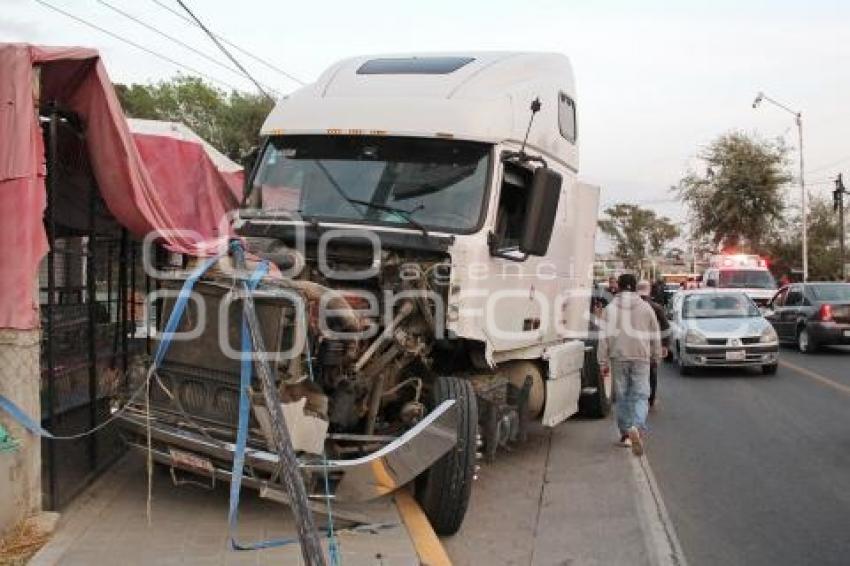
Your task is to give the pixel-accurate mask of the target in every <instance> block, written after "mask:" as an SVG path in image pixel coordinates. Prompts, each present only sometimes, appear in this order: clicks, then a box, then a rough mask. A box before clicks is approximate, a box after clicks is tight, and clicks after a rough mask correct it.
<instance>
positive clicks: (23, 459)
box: [0, 329, 41, 534]
mask: <svg viewBox="0 0 850 566" xmlns="http://www.w3.org/2000/svg"><path fill="white" fill-rule="evenodd" d="M40 335H41V331H40V330H9V329H0V394H2V395H4V396H6V397H7V398H8V399H10V400H11V401H12V402H14V403H15V404H17V405H18V406H19V407H21V408H22V409H23V410H24V411H26V412H27V413H28V414H29V415H30V416H31V417H33V418H34V419H35V420H36V421H39V420H40V419H41V409H40V403H39V388H40V372H39V352H40ZM0 422H2V423H3V426H4V427H6V429H7V430H8V431H9V433H10V434H11V435H12V437H14V438H15V439H17V440H19V441H20V447H19V448H18V449H17V450H15V451H12V452H0V534H2V533H5V532H6V531H7V530H8V529H10V528H11V527H12V526H14V525H15V524H16V523H17V522H18V521H20V520H21V519H23V518H24V517H26V516H28V515H31V514H33V513H36V512H38V511H40V510H41V442H40V440H39V439H38V438H37V437H35V436H33V435H32V434H30V433H29V432H27V431H26V430H24V429H23V428H22V427H21V426H19V425H18V424H17V423H15V422H14V421H12V419H11V418H9V417H8V416H7V415H6V414H5V413H2V412H0Z"/></svg>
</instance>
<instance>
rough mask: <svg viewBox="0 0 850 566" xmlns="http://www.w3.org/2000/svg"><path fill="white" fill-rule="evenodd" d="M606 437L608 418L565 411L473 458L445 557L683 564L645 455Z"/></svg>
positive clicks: (460, 564) (462, 562) (610, 430)
mask: <svg viewBox="0 0 850 566" xmlns="http://www.w3.org/2000/svg"><path fill="white" fill-rule="evenodd" d="M616 439H617V433H616V430H615V426H614V424H613V423H612V422H611V420H610V419H606V420H602V421H596V420H581V419H571V420H569V421H567V422H565V423H563V424H561V425H559V426H558V427H556V428H555V429H554V430H544V429H542V428H539V429H536V430H534V431H532V432H531V434H530V438H529V441H528V443H527V444H525V445H522V446H518V447H517V448H516V449H515V450H514V451H513V452H511V453H507V454H506V453H500V454H498V455H497V457H496V461H495V462H494V463H492V464H489V465H484V466H482V469H481V472H480V479H479V481H478V482H477V484H476V485H475V488H474V489H473V497H472V502H471V505H470V509H469V512H468V513H467V516H466V520H465V521H464V524H463V527H462V528H461V530H460V532H459V533H458V534H457V535H456V536H454V537H452V538H450V539H445V540H444V541H443V542H444V544H445V546H446V550H447V551H448V553H449V556H450V557H451V558H452V560H453V562H454V564H455V565H456V566H467V565H468V566H472V565H477V564H489V565H496V564H498V565H520V564H521V565H528V564H533V565H540V566H553V565H570V566H578V565H604V566H615V565H624V566H644V565H679V566H683V565H684V563H685V560H684V557H683V556H682V554H681V549H680V548H679V544H678V540H677V539H676V535H675V532H674V531H673V528H672V525H670V523H669V519H668V518H667V515H666V510H665V509H664V507H663V502H661V500H660V497H659V496H658V495H657V489H656V488H655V487H654V480H653V479H652V476H651V470H650V469H649V465H648V463H647V462H646V460H645V459H644V458H636V457H634V456H632V454H631V451H629V450H626V449H623V448H620V447H618V446H617V445H616V444H615V441H616ZM649 441H650V442H649V445H648V447H647V450H648V451H651V450H652V444H651V438H650V439H649Z"/></svg>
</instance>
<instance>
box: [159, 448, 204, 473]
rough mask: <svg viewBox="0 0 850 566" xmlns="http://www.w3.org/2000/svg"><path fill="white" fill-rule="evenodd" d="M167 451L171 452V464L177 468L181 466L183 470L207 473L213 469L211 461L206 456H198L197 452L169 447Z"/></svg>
mask: <svg viewBox="0 0 850 566" xmlns="http://www.w3.org/2000/svg"><path fill="white" fill-rule="evenodd" d="M168 452H169V453H170V454H171V462H172V464H173V465H174V466H176V467H178V468H183V469H184V470H189V471H197V472H208V473H209V472H212V471H213V465H212V462H211V461H210V460H208V459H207V458H204V457H202V456H198V455H197V454H191V453H189V452H183V451H182V450H176V449H174V448H170V447H169V449H168Z"/></svg>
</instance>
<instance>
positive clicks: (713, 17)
mask: <svg viewBox="0 0 850 566" xmlns="http://www.w3.org/2000/svg"><path fill="white" fill-rule="evenodd" d="M43 1H44V2H47V3H49V4H52V5H54V6H56V7H59V8H61V9H62V10H65V11H66V12H68V13H70V14H73V15H74V16H76V17H78V18H82V19H85V20H88V21H90V22H92V23H94V24H96V25H98V26H100V27H103V28H105V29H107V30H110V31H112V32H113V33H115V34H117V35H119V36H120V37H122V38H124V39H127V40H130V41H134V42H136V43H138V44H141V45H143V46H145V47H146V48H148V49H150V50H153V51H156V52H158V53H160V54H163V55H165V56H167V57H169V58H171V59H175V60H179V61H181V62H183V63H184V64H186V65H188V66H190V67H192V68H194V69H196V70H198V71H201V72H203V73H205V74H207V75H209V76H211V77H213V78H215V80H217V81H221V82H222V83H225V84H227V85H229V86H233V87H236V88H240V89H243V90H252V89H253V88H254V87H253V85H252V84H251V83H250V82H248V81H247V80H246V79H244V78H243V77H241V76H239V75H237V74H235V73H233V72H231V71H229V70H228V69H226V68H224V67H223V66H222V65H225V66H227V65H228V64H227V63H226V62H225V59H224V57H223V56H222V55H221V54H220V53H219V52H218V51H216V48H215V46H214V45H212V44H211V42H210V41H209V39H208V38H206V37H205V36H204V35H203V33H202V32H201V31H200V30H199V29H198V28H196V27H194V26H191V25H188V24H187V23H186V22H185V21H183V20H181V19H180V18H179V17H177V16H175V15H174V14H172V13H170V12H169V11H167V10H166V9H164V8H163V7H162V6H163V5H164V6H166V7H170V8H172V9H174V10H177V11H179V6H177V4H176V0H132V1H130V0H43ZM185 1H186V3H187V5H188V6H189V7H190V8H191V9H193V10H194V11H195V13H196V14H197V15H198V17H200V18H201V19H202V20H203V21H204V22H205V23H206V24H207V26H208V27H209V28H210V29H211V30H212V31H214V32H215V33H216V34H218V35H221V36H223V37H225V38H226V39H228V40H229V41H231V42H233V43H234V44H236V45H238V46H239V47H241V48H244V49H245V50H246V51H248V52H250V53H252V54H254V55H257V56H259V57H261V58H263V59H265V60H266V61H268V62H269V63H272V64H273V65H274V66H275V67H277V68H278V69H281V70H283V71H285V72H287V73H289V74H291V75H293V76H295V77H297V78H299V79H301V80H302V81H306V82H310V81H312V80H315V79H316V78H317V77H318V76H319V74H320V73H321V72H322V71H323V70H324V69H325V68H326V67H328V66H329V65H330V64H332V63H333V62H334V61H336V60H338V59H341V58H344V57H349V56H353V55H361V54H369V53H391V52H416V51H462V50H490V49H492V50H527V51H556V52H561V53H564V54H566V55H568V56H569V57H570V59H571V61H572V64H573V68H574V72H575V76H576V84H577V88H578V96H577V98H578V100H577V108H578V113H579V117H578V120H579V144H580V151H581V157H580V167H579V169H580V175H581V177H582V178H583V179H584V180H586V181H589V182H593V183H596V184H598V185H600V186H601V187H602V204H603V207H604V206H606V205H610V204H613V203H615V202H632V203H637V204H641V205H643V206H647V207H649V208H652V209H654V210H656V211H657V212H658V213H660V214H664V215H668V216H670V217H671V218H673V219H674V220H676V221H684V219H685V212H684V210H683V209H682V207H681V205H680V204H679V203H678V202H676V201H675V200H674V198H673V194H672V193H671V192H670V187H671V186H673V185H675V184H676V182H677V181H678V180H679V179H680V178H681V177H682V176H683V175H684V174H685V173H686V172H687V170H688V169H689V168H692V167H695V166H696V165H697V162H696V160H695V155H696V154H697V152H698V151H699V150H700V148H701V147H704V146H705V145H706V144H708V143H709V142H710V141H711V140H712V139H714V138H715V137H717V136H718V135H720V134H723V133H725V132H728V131H730V130H741V131H744V132H747V133H756V134H758V135H760V136H762V137H765V138H776V137H784V138H785V140H786V142H787V144H788V145H789V146H791V147H792V148H793V150H794V151H795V153H792V157H793V163H792V167H793V171H794V174H795V175H796V172H797V167H798V164H797V163H798V162H797V153H796V148H797V147H798V145H797V132H796V126H795V125H794V117H793V116H792V115H790V114H787V113H785V112H784V111H782V110H780V109H778V108H776V107H772V106H770V105H762V106H761V107H759V108H758V109H755V110H754V109H753V108H752V101H753V99H754V97H755V95H756V93H757V92H759V91H764V92H765V93H766V94H768V95H769V96H771V97H773V98H775V99H777V100H779V101H780V102H782V103H784V104H786V105H787V106H789V107H791V108H793V109H795V110H799V111H801V112H802V113H803V127H804V131H803V134H804V150H805V151H804V156H805V164H806V181H807V184H808V185H809V186H810V187H811V193H812V194H814V195H828V194H829V191H831V190H832V188H833V184H832V181H831V179H832V178H834V176H835V174H836V173H838V172H840V171H845V172H847V173H848V176H850V109H848V108H847V104H848V100H849V99H850V96H848V95H850V39H848V37H847V32H848V29H850V26H848V24H850V2H846V1H830V0H809V1H808V2H791V1H788V0H774V1H756V0H752V1H747V0H738V1H729V0H715V1H711V2H708V1H696V0H688V1H682V0H679V1H660V0H643V1H641V2H626V1H622V2H620V1H607V2H604V1H595V2H591V1H590V0H584V1H581V2H579V1H570V0H536V1H535V0H525V1H523V2H516V1H513V2H508V1H503V0H487V1H484V0H465V1H459V0H452V1H448V0H429V1H427V2H425V1H418V2H416V1H411V0H408V1H407V2H401V1H399V0H390V1H385V0H381V1H370V0H361V1H358V2H352V1H350V0H348V1H327V0H314V1H312V2H286V1H285V0H284V1H271V0H240V1H239V2H234V1H233V0H206V1H202V0H185ZM107 3H108V4H109V5H112V6H114V7H115V8H118V9H120V10H122V11H124V12H126V13H128V14H130V15H132V16H133V17H135V18H137V19H139V20H141V21H143V22H145V23H147V24H149V25H150V26H152V27H154V28H156V29H157V30H159V31H161V32H163V33H166V34H169V35H173V36H175V37H177V38H178V39H180V40H181V41H182V42H184V43H186V44H188V45H191V46H192V47H193V48H195V49H198V50H201V51H203V52H205V53H206V54H208V55H209V56H210V57H211V58H213V59H215V60H217V61H219V62H220V64H215V63H213V62H211V61H209V60H208V59H206V58H202V57H201V56H199V55H197V54H195V53H192V52H190V51H188V50H187V49H185V48H184V47H182V46H179V45H176V44H174V43H172V42H170V41H169V40H168V39H166V38H164V37H162V36H160V35H157V34H156V33H155V32H154V31H151V30H150V29H147V28H145V27H143V26H142V25H140V24H138V23H137V22H134V21H132V20H130V19H128V18H126V17H125V16H123V15H121V14H119V13H117V12H116V11H114V10H112V9H110V7H109V6H108V5H107ZM0 41H23V42H31V43H39V44H50V45H84V46H89V47H95V48H97V49H99V50H100V52H101V54H102V56H103V58H104V60H105V63H106V66H107V70H108V71H109V73H110V76H111V77H112V79H113V81H115V82H149V81H157V80H161V79H167V78H169V77H171V76H173V75H175V74H176V73H178V72H183V73H186V72H187V71H186V70H185V69H180V68H178V67H176V66H175V65H173V64H171V63H168V62H166V61H163V60H162V59H159V58H157V57H155V56H153V55H150V54H148V53H146V52H143V51H141V50H139V49H137V48H136V47H133V46H130V45H127V44H125V43H123V42H122V41H120V40H118V39H115V38H113V37H110V36H109V35H106V34H104V33H102V32H100V31H96V30H94V29H91V28H89V27H87V26H85V25H83V24H81V23H79V22H76V21H74V20H72V19H70V18H69V17H67V16H65V15H62V14H58V13H56V12H54V11H51V10H50V9H48V8H47V7H45V6H43V5H42V4H39V3H37V2H36V0H0ZM235 53H236V54H237V55H239V57H240V59H241V60H242V62H244V64H245V65H246V66H247V67H248V68H249V69H250V71H251V73H252V74H254V75H255V76H256V77H257V78H258V79H259V80H260V82H262V83H264V84H267V85H269V86H271V87H273V88H274V89H275V90H277V91H278V92H281V93H286V92H290V91H292V90H294V89H295V88H297V87H298V86H299V85H298V83H296V82H293V81H292V80H290V79H288V78H287V77H285V76H284V75H283V74H281V73H280V72H278V71H276V70H272V69H270V68H269V67H266V66H264V65H263V64H261V63H259V62H257V61H255V60H253V59H250V58H248V57H246V56H244V55H241V54H240V53H239V52H235ZM218 86H223V84H219V85H218ZM225 88H228V87H225ZM787 191H788V197H789V199H790V200H791V201H792V202H798V200H799V188H795V187H791V186H789V187H788V188H787Z"/></svg>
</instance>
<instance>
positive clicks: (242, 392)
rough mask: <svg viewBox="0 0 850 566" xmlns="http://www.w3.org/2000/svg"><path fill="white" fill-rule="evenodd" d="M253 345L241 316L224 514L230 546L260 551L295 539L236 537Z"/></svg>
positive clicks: (248, 286) (263, 267)
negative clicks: (232, 446) (243, 539)
mask: <svg viewBox="0 0 850 566" xmlns="http://www.w3.org/2000/svg"><path fill="white" fill-rule="evenodd" d="M268 268H269V265H268V262H265V261H264V262H262V263H260V264H259V265H258V266H257V268H256V269H255V270H254V272H253V273H252V274H251V277H250V278H249V279H248V281H247V282H246V283H245V290H246V291H247V292H249V293H250V292H252V291H254V290H255V289H256V288H257V285H258V284H259V282H260V279H262V278H263V276H264V275H265V274H266V273H267V272H268ZM253 353H254V348H253V347H252V343H251V333H250V330H249V329H248V323H247V321H246V320H245V318H244V316H243V318H242V364H241V372H240V376H239V423H238V424H237V426H236V446H235V449H234V452H233V470H232V472H231V476H230V508H229V510H228V514H227V529H228V531H229V535H230V547H231V548H232V549H233V550H261V549H264V548H274V547H278V546H284V545H287V544H293V543H296V542H298V541H297V540H295V539H293V538H280V539H270V540H264V541H260V542H250V543H240V542H238V541H237V540H236V537H235V532H236V525H237V523H238V519H239V494H240V492H241V488H242V472H243V470H244V468H245V449H246V447H247V444H248V423H249V420H250V414H251V413H250V410H251V403H250V399H249V397H248V393H249V391H250V389H251V378H252V372H253V368H254V362H253V360H252V355H253Z"/></svg>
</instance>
